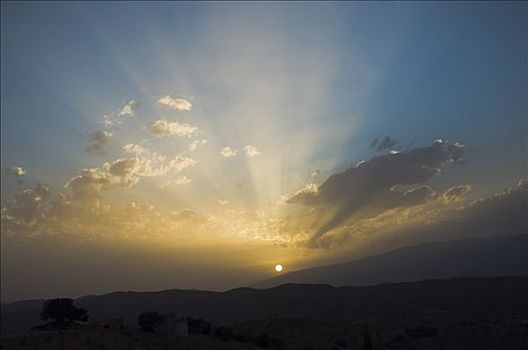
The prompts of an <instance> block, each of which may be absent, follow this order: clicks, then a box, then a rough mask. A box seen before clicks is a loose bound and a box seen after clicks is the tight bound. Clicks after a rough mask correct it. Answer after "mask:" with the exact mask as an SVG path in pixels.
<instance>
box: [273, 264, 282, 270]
mask: <svg viewBox="0 0 528 350" xmlns="http://www.w3.org/2000/svg"><path fill="white" fill-rule="evenodd" d="M275 271H277V272H281V271H282V265H281V264H277V265H275Z"/></svg>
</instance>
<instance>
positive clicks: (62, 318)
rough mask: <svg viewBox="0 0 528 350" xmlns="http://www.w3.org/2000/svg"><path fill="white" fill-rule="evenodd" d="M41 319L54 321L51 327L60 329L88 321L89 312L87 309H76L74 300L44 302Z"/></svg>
mask: <svg viewBox="0 0 528 350" xmlns="http://www.w3.org/2000/svg"><path fill="white" fill-rule="evenodd" d="M40 318H41V319H42V320H43V321H47V320H49V319H52V320H53V321H52V322H51V323H50V325H51V326H53V327H55V328H59V329H60V328H65V327H67V326H69V325H74V324H75V323H76V322H86V321H88V312H87V311H86V310H85V309H82V308H78V307H75V306H74V305H73V299H70V298H58V299H50V300H46V301H45V302H44V305H43V307H42V312H41V313H40Z"/></svg>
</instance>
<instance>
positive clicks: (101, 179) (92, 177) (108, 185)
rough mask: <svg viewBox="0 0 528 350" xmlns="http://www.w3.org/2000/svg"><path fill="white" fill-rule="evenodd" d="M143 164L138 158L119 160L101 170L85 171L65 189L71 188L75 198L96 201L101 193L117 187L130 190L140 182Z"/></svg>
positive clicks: (68, 182) (107, 164)
mask: <svg viewBox="0 0 528 350" xmlns="http://www.w3.org/2000/svg"><path fill="white" fill-rule="evenodd" d="M141 170H142V164H141V162H140V161H139V159H138V158H137V157H132V158H122V159H117V160H115V161H113V162H111V163H104V164H103V166H101V167H100V168H92V169H84V170H83V171H82V172H81V174H79V175H77V176H75V177H73V178H71V179H70V180H69V181H67V182H66V184H65V185H64V187H66V188H70V189H71V190H72V192H73V194H74V197H75V198H79V199H94V198H97V197H98V196H99V194H100V193H101V191H104V190H110V189H113V188H116V187H122V188H130V187H132V186H134V185H135V184H136V183H137V182H138V181H139V177H138V173H139V172H140V171H141Z"/></svg>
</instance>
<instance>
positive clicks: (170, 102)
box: [157, 95, 192, 111]
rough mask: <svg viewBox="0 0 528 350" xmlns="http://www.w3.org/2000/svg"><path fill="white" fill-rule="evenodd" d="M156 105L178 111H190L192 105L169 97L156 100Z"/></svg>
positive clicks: (180, 99) (186, 101)
mask: <svg viewBox="0 0 528 350" xmlns="http://www.w3.org/2000/svg"><path fill="white" fill-rule="evenodd" d="M157 102H158V104H159V105H160V106H164V107H167V108H170V109H175V110H178V111H190V110H191V107H192V104H191V102H189V101H188V100H186V99H183V98H172V97H170V95H165V96H163V97H160V98H159V99H158V101H157Z"/></svg>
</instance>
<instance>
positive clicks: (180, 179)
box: [174, 175, 192, 185]
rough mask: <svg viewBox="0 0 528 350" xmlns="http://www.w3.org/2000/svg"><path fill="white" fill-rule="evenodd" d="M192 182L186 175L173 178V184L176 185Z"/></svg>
mask: <svg viewBox="0 0 528 350" xmlns="http://www.w3.org/2000/svg"><path fill="white" fill-rule="evenodd" d="M191 182H192V179H190V178H188V177H187V176H185V175H183V176H178V177H176V178H175V179H174V184H176V185H185V184H189V183H191Z"/></svg>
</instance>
